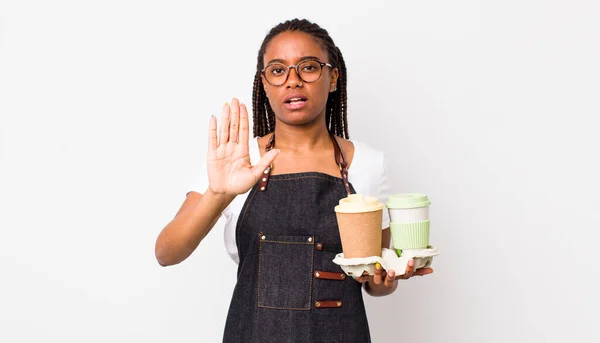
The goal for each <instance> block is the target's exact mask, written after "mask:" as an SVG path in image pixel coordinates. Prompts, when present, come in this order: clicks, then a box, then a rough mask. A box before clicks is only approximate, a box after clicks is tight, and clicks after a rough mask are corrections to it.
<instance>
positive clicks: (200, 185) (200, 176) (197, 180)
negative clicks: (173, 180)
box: [186, 163, 208, 196]
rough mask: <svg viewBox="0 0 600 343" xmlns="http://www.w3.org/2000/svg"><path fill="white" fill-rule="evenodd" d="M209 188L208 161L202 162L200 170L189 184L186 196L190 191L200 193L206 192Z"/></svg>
mask: <svg viewBox="0 0 600 343" xmlns="http://www.w3.org/2000/svg"><path fill="white" fill-rule="evenodd" d="M207 189H208V171H207V166H206V163H202V166H201V167H200V170H199V172H197V173H196V174H195V176H194V177H193V178H192V181H191V182H190V185H189V186H188V190H187V193H186V196H187V195H188V193H189V192H191V191H194V192H198V193H200V194H204V193H205V192H206V190H207Z"/></svg>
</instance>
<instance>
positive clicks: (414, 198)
mask: <svg viewBox="0 0 600 343" xmlns="http://www.w3.org/2000/svg"><path fill="white" fill-rule="evenodd" d="M430 204H431V201H430V200H429V198H428V197H427V195H426V194H421V193H404V194H395V195H392V196H391V197H390V198H389V199H388V202H387V204H386V207H387V209H388V212H389V215H390V231H391V233H392V242H393V245H394V248H395V249H398V250H408V249H425V248H427V246H428V245H429V224H430V222H429V205H430Z"/></svg>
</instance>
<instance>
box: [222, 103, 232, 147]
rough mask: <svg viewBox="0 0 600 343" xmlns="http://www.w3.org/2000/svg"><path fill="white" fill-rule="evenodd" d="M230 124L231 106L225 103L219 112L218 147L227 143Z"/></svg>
mask: <svg viewBox="0 0 600 343" xmlns="http://www.w3.org/2000/svg"><path fill="white" fill-rule="evenodd" d="M230 122H231V106H230V105H229V103H226V104H225V105H224V106H223V111H222V112H221V130H220V131H219V146H221V145H224V144H227V142H229V125H230Z"/></svg>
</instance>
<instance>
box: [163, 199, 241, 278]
mask: <svg viewBox="0 0 600 343" xmlns="http://www.w3.org/2000/svg"><path fill="white" fill-rule="evenodd" d="M233 199H234V197H232V196H226V195H218V194H215V193H213V192H212V191H210V189H209V190H207V191H206V193H204V195H202V194H200V193H196V192H190V193H188V195H187V197H186V199H185V201H184V202H183V204H182V205H181V208H180V209H179V211H178V212H177V214H176V215H175V217H174V218H173V220H171V222H169V223H168V224H167V225H166V226H165V227H164V228H163V229H162V231H161V232H160V234H159V235H158V238H157V239H156V245H155V248H154V253H155V255H156V259H157V260H158V263H159V264H160V265H161V266H170V265H174V264H178V263H180V262H182V261H184V260H185V259H186V258H188V257H189V256H190V255H191V254H192V252H194V250H196V248H197V247H198V245H199V244H200V241H202V239H203V238H204V237H206V235H207V234H208V232H210V230H211V229H212V228H213V226H214V225H215V224H216V222H217V220H218V219H219V217H220V216H221V213H222V212H223V210H224V209H225V208H226V207H227V205H229V204H230V203H231V201H232V200H233Z"/></svg>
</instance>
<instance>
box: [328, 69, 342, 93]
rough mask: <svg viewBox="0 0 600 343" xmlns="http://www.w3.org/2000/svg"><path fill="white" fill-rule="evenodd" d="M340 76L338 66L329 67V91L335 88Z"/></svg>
mask: <svg viewBox="0 0 600 343" xmlns="http://www.w3.org/2000/svg"><path fill="white" fill-rule="evenodd" d="M339 76H340V73H339V71H338V68H333V69H331V76H330V78H329V93H331V92H335V91H336V90H337V81H338V78H339Z"/></svg>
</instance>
